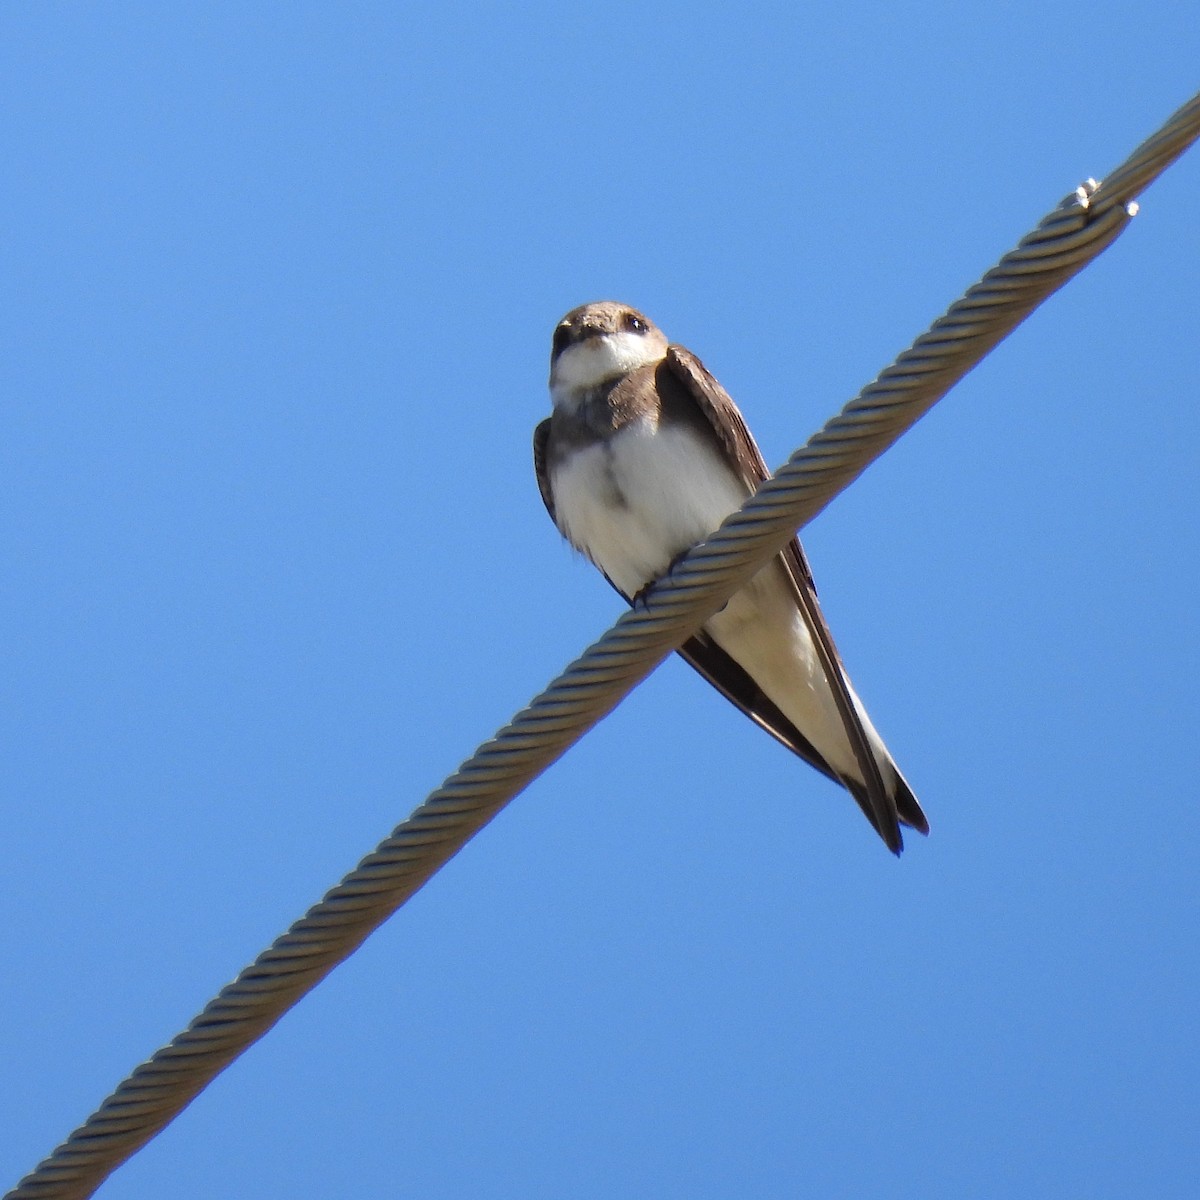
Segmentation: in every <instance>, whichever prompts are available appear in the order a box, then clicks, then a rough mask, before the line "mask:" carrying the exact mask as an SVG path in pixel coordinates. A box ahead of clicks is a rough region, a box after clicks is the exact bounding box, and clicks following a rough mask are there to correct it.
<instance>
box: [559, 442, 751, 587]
mask: <svg viewBox="0 0 1200 1200" xmlns="http://www.w3.org/2000/svg"><path fill="white" fill-rule="evenodd" d="M553 490H554V503H555V512H556V515H557V517H558V520H559V524H560V527H561V528H562V531H563V533H564V534H565V535H566V537H567V539H568V540H569V541H570V542H571V544H572V545H574V546H575V547H576V548H577V549H579V550H581V551H583V553H584V554H586V555H587V556H588V557H589V558H590V559H591V560H592V561H593V562H594V563H595V564H596V565H597V566H598V567H599V568H600V569H601V570H602V571H603V572H604V573H605V575H607V576H608V577H609V579H611V580H612V581H613V583H614V584H616V586H617V587H618V588H620V589H621V591H623V592H624V593H625V594H626V595H627V596H633V595H635V594H636V593H637V592H638V591H640V590H641V589H642V588H643V587H644V586H645V585H646V584H647V583H649V582H650V581H651V580H653V579H657V578H658V577H659V576H660V575H662V574H663V572H664V571H666V569H667V568H668V567H669V566H670V564H671V560H672V559H673V558H675V557H676V556H677V555H678V554H680V553H682V552H683V551H684V550H687V549H688V548H689V547H691V546H694V545H695V544H696V543H697V542H699V541H702V540H703V539H704V538H706V537H707V536H708V535H709V534H710V533H712V532H713V530H714V529H716V528H717V526H718V525H720V523H721V522H722V521H723V520H724V519H725V518H726V517H727V516H728V515H729V514H730V513H731V512H733V511H734V510H735V509H737V508H739V507H740V506H741V505H742V504H743V502H744V501H745V499H746V496H747V495H748V494H749V493H748V492H747V490H746V488H745V486H744V485H743V484H742V482H741V480H740V479H739V478H738V477H737V475H735V474H734V472H733V471H732V470H731V469H730V468H729V466H728V465H727V464H726V463H725V461H724V460H723V459H722V458H721V457H720V455H719V454H718V453H717V451H716V450H715V448H714V447H713V446H712V445H711V444H710V443H709V442H708V441H707V440H705V439H704V438H702V437H700V436H699V435H697V433H696V432H695V431H694V430H693V429H691V428H690V427H688V426H679V425H667V426H662V425H659V424H658V423H657V422H653V421H651V420H650V419H643V420H641V421H638V422H633V423H631V424H629V425H627V426H625V427H624V428H623V429H621V430H619V431H618V432H617V433H616V434H614V435H613V436H612V437H610V438H608V439H606V440H605V441H603V442H599V443H597V444H595V445H592V446H589V447H587V448H585V449H580V450H577V451H576V452H575V453H574V454H572V455H570V456H569V457H568V458H567V459H566V461H565V462H563V463H562V464H561V465H560V466H559V467H558V468H557V470H556V471H555V473H554V479H553Z"/></svg>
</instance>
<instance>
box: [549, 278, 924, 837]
mask: <svg viewBox="0 0 1200 1200" xmlns="http://www.w3.org/2000/svg"><path fill="white" fill-rule="evenodd" d="M550 398H551V400H552V402H553V412H552V414H551V416H549V417H548V418H546V420H544V421H542V422H541V424H539V425H538V427H537V429H536V430H535V431H534V435H533V462H534V469H535V470H536V472H537V481H538V488H539V489H540V491H541V493H542V499H543V500H544V501H545V504H546V508H547V510H548V511H549V513H550V516H551V519H552V520H553V521H554V523H555V525H557V526H558V529H559V531H560V532H561V533H562V535H563V537H565V538H566V539H567V541H568V542H570V543H571V545H572V546H574V547H575V549H576V550H579V551H580V552H581V553H583V554H584V555H586V556H587V557H588V558H589V559H590V560H591V561H592V562H593V563H594V564H595V565H596V566H597V567H598V568H599V569H600V570H601V572H603V574H604V576H605V578H606V579H607V580H608V581H609V583H611V584H612V585H613V587H614V588H616V590H617V591H618V592H620V593H621V595H622V596H624V597H625V599H626V600H627V601H629V602H630V603H633V602H634V601H635V600H636V598H637V597H638V596H639V595H640V594H641V593H642V592H644V591H645V590H646V588H647V587H648V586H649V585H651V584H652V583H653V582H654V581H655V580H657V579H660V578H661V577H662V576H663V575H664V574H666V573H667V572H668V571H669V570H670V569H671V566H672V565H673V564H674V562H675V561H676V560H677V559H678V558H679V557H680V556H681V555H683V554H684V553H686V552H687V551H688V550H689V549H691V548H692V547H693V546H694V545H696V544H697V543H698V542H701V541H703V540H704V539H705V538H707V537H708V536H709V535H710V534H711V533H712V532H713V531H714V530H715V529H716V528H717V527H718V526H719V525H720V524H721V522H722V521H723V520H724V519H725V518H726V517H727V516H728V515H729V514H730V513H731V512H734V511H735V510H736V509H738V508H740V507H741V506H742V504H744V503H745V501H746V499H747V498H748V497H749V496H750V495H751V494H752V493H753V492H755V491H756V490H757V489H758V487H759V485H760V484H762V482H763V481H764V480H765V479H767V478H768V472H767V467H766V463H765V462H764V461H763V457H762V454H761V453H760V452H759V449H758V446H757V445H756V444H755V441H754V438H753V437H752V436H751V434H750V431H749V429H747V428H746V423H745V421H744V420H743V419H742V414H741V413H740V412H739V411H738V409H737V406H736V405H735V404H734V402H733V400H732V399H731V398H730V397H729V394H728V393H727V392H726V391H725V389H724V388H723V387H722V386H721V385H720V384H719V383H718V382H717V381H716V380H715V379H714V378H713V377H712V375H710V374H709V373H708V371H707V370H706V369H705V366H704V364H703V363H702V362H701V361H700V360H699V359H698V358H697V357H696V356H695V355H694V354H692V353H691V352H690V351H689V350H685V349H684V348H683V347H682V346H676V345H671V344H670V343H668V341H667V338H666V336H665V335H664V334H663V332H662V331H661V330H660V329H659V328H658V326H656V325H655V324H654V323H653V322H652V321H651V320H650V319H649V318H648V317H645V316H643V315H642V314H641V313H640V312H638V311H637V310H636V309H633V308H630V307H629V306H628V305H625V304H618V303H616V302H614V301H609V300H605V301H600V302H597V303H593V304H584V305H582V306H580V307H579V308H575V309H572V310H571V311H570V312H569V313H567V315H566V316H565V317H563V319H562V320H561V321H560V322H559V323H558V326H557V328H556V329H555V331H554V343H553V348H552V350H551V354H550ZM679 653H680V655H681V656H682V657H683V659H684V660H685V661H686V662H688V663H689V664H690V665H691V666H693V667H694V668H695V669H696V670H697V671H698V672H699V673H700V674H701V675H702V676H703V677H704V678H705V679H707V680H708V682H709V683H711V684H712V685H713V686H714V687H715V688H716V689H717V691H719V692H721V694H722V695H724V696H725V697H726V698H727V699H728V700H730V701H732V702H733V703H734V704H736V705H737V706H738V708H740V709H741V710H742V712H744V713H745V714H746V715H747V716H748V717H750V719H751V720H753V721H754V722H756V723H757V724H758V725H759V726H761V727H762V728H763V729H765V730H766V731H767V732H768V733H770V734H771V735H773V736H774V737H775V738H777V739H778V740H779V741H780V742H782V743H783V744H784V745H785V746H786V747H787V748H788V749H789V750H791V751H793V752H794V753H795V754H797V755H799V756H800V757H801V758H802V759H804V760H805V761H806V762H808V763H810V764H811V765H812V766H814V767H815V768H816V769H817V770H818V771H820V772H821V773H822V774H823V775H827V776H828V777H829V778H830V779H833V780H835V781H836V782H838V783H840V784H842V786H843V787H845V788H846V790H847V791H849V792H850V794H851V795H852V796H853V797H854V799H855V800H856V801H858V804H859V806H860V807H861V808H862V810H863V812H864V813H865V814H866V816H867V819H868V820H869V821H870V822H871V824H872V825H873V826H874V827H875V829H876V830H877V831H878V833H879V836H880V837H881V838H883V840H884V842H885V843H886V844H887V846H888V848H889V849H890V850H892V851H893V853H895V854H899V853H900V851H901V850H902V848H903V840H902V838H901V834H900V825H901V824H904V825H908V826H909V827H911V828H913V829H916V830H918V831H919V832H920V833H928V832H929V822H928V821H927V820H926V819H925V814H924V813H923V812H922V811H921V806H920V804H918V803H917V798H916V796H914V795H913V792H912V789H911V788H910V787H909V786H908V783H907V782H906V781H905V779H904V776H903V775H901V774H900V770H899V768H898V767H897V766H896V763H895V761H894V760H893V759H892V756H891V754H889V753H888V750H887V747H886V746H885V745H884V744H883V739H882V738H881V737H880V736H879V734H878V732H877V731H876V729H875V726H874V725H872V724H871V719H870V718H869V717H868V716H867V714H866V710H865V709H864V708H863V705H862V701H861V700H859V698H858V696H857V694H856V693H855V691H854V689H853V688H852V687H851V686H850V681H849V679H848V678H847V677H846V672H845V668H844V667H843V666H842V660H841V656H840V655H839V654H838V651H837V647H836V646H835V645H834V643H833V638H832V636H831V635H830V633H829V627H828V625H826V623H825V617H824V615H823V614H822V612H821V609H820V606H819V605H818V603H817V593H816V588H815V587H814V585H813V579H812V573H811V571H810V570H809V567H808V562H807V560H806V559H805V557H804V551H803V550H802V549H801V548H800V543H799V541H798V540H797V539H795V538H793V539H792V541H791V542H789V543H788V545H787V546H786V547H785V548H784V550H783V551H782V552H781V553H780V554H779V555H778V556H777V557H776V558H774V559H772V560H771V562H769V563H767V565H766V566H764V567H763V568H762V569H761V570H759V572H758V573H757V574H756V575H755V576H754V577H753V578H752V579H751V580H750V582H749V583H748V584H746V586H745V587H743V588H742V589H741V590H740V591H739V592H737V593H736V594H735V595H734V596H733V597H732V599H730V601H729V603H728V604H726V605H725V607H724V608H723V609H722V610H721V611H720V612H719V613H716V614H715V615H714V616H712V617H710V618H709V619H708V621H706V622H705V624H704V625H703V626H702V627H701V629H700V631H699V632H698V633H696V634H695V635H694V636H692V637H691V638H689V639H688V640H687V641H686V642H684V644H683V645H682V646H681V647H680V648H679Z"/></svg>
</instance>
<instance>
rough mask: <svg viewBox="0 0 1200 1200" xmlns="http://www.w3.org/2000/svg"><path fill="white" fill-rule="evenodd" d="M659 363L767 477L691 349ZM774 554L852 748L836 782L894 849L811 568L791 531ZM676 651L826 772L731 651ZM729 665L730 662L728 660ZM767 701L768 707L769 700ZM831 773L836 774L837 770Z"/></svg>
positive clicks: (891, 821)
mask: <svg viewBox="0 0 1200 1200" xmlns="http://www.w3.org/2000/svg"><path fill="white" fill-rule="evenodd" d="M665 365H666V366H667V367H668V368H669V369H670V370H671V372H672V374H673V375H674V376H675V378H676V379H677V380H678V381H679V382H680V383H681V384H682V385H683V386H684V387H685V388H686V389H687V391H688V393H689V394H690V396H691V398H692V399H693V400H694V401H695V403H696V405H697V407H698V408H699V409H700V411H701V412H702V413H703V414H704V416H705V418H706V419H707V420H708V423H709V425H710V426H711V427H712V430H713V433H714V434H716V436H717V438H718V440H719V441H720V442H721V445H722V446H723V447H724V449H725V452H726V454H727V455H728V456H729V459H730V461H731V462H733V463H735V464H736V465H737V467H738V469H739V471H740V472H741V473H742V476H743V478H744V480H745V482H746V485H747V486H748V487H750V488H751V489H754V490H757V488H758V487H759V485H760V484H761V483H762V482H763V481H764V480H765V479H767V477H768V474H769V472H768V471H767V465H766V463H765V462H764V461H763V456H762V453H761V452H760V451H759V449H758V446H757V444H756V443H755V441H754V438H753V436H752V435H751V433H750V430H749V429H747V427H746V422H745V421H744V420H743V419H742V414H741V413H740V412H739V411H738V408H737V405H736V404H734V402H733V400H732V399H731V397H730V396H729V393H728V392H726V391H725V389H724V388H723V387H722V386H721V385H720V384H719V383H718V382H717V381H716V380H715V379H714V378H713V377H712V376H711V375H710V374H709V373H708V370H707V369H706V368H705V366H704V364H703V363H702V362H701V361H700V360H699V359H698V358H697V357H696V356H695V355H694V354H692V353H691V351H689V350H685V349H684V348H683V347H682V346H671V347H669V348H668V350H667V357H666V360H665ZM780 558H781V559H782V561H783V564H784V566H785V568H786V569H787V572H788V575H789V576H790V578H791V580H792V582H793V583H794V585H795V588H796V598H797V601H798V603H799V605H800V611H801V613H802V614H803V616H804V620H805V623H806V624H807V625H808V628H809V632H810V633H811V634H812V639H813V645H814V646H815V647H816V650H817V653H818V655H819V656H820V659H821V666H822V669H823V670H824V672H825V676H826V678H827V679H828V681H829V686H830V689H831V691H832V692H833V696H834V700H835V701H836V703H837V706H838V711H839V712H840V713H841V717H842V723H843V725H844V727H845V730H846V736H847V737H848V738H849V739H850V745H851V747H852V748H853V750H854V757H855V760H856V761H857V763H858V769H859V771H860V772H861V773H862V777H863V780H864V781H865V787H864V786H855V784H856V783H857V781H852V780H845V779H840V780H839V782H841V783H842V784H844V785H845V787H846V789H847V790H848V791H849V792H850V793H851V794H852V795H853V796H854V798H855V799H856V800H857V801H858V803H859V805H860V807H861V808H862V810H863V812H864V813H865V814H866V816H867V819H868V820H869V821H870V822H871V824H872V825H874V826H875V828H876V830H877V831H878V833H879V836H880V837H882V838H883V840H884V841H885V842H886V843H887V845H888V848H889V849H891V850H892V851H894V852H896V853H899V851H900V849H901V847H902V845H903V843H902V840H901V837H900V826H899V822H898V814H897V809H896V802H895V800H894V799H893V798H892V797H891V796H889V794H888V791H887V789H886V787H884V783H883V778H882V776H881V775H880V773H879V764H878V763H877V762H876V760H875V755H874V753H873V751H872V750H871V745H870V742H869V740H868V739H867V735H866V731H865V730H864V729H863V726H862V721H861V720H860V719H859V716H858V710H857V709H856V708H855V705H854V701H853V699H852V697H851V695H850V690H849V686H848V684H847V680H846V671H845V667H844V666H843V665H842V659H841V655H840V654H839V653H838V650H837V646H836V645H835V644H834V641H833V635H832V634H831V633H830V631H829V626H828V625H827V624H826V622H825V617H824V614H823V613H822V612H821V607H820V605H819V604H818V603H817V590H816V586H815V585H814V583H813V578H812V571H811V570H810V569H809V566H808V561H807V559H806V558H805V557H804V552H803V551H802V550H801V548H800V543H799V541H798V540H797V539H796V538H793V539H792V540H791V541H790V542H789V543H788V544H787V546H785V547H784V550H783V553H782V554H781V555H780ZM693 641H695V639H693ZM679 652H680V654H681V655H682V656H683V657H684V658H685V659H686V660H687V661H688V662H689V663H690V664H691V665H692V666H693V667H695V669H696V670H697V671H699V672H700V674H701V675H703V676H704V677H705V678H706V679H707V680H708V681H709V682H710V683H711V684H713V686H714V687H716V688H717V690H718V691H720V692H721V693H722V694H723V695H725V696H727V697H728V698H729V699H730V700H732V701H733V702H734V703H735V704H737V706H738V707H739V708H741V710H742V711H743V712H744V713H746V714H747V716H749V717H750V718H751V719H752V720H754V721H755V722H756V723H758V724H759V725H760V726H762V727H763V728H764V729H766V730H767V731H768V732H770V733H771V734H773V735H774V736H775V737H776V738H778V739H779V741H781V742H782V743H783V744H784V745H785V746H787V747H788V748H789V749H791V750H793V751H795V753H797V754H798V755H799V756H800V757H801V758H803V759H805V760H806V761H807V762H809V763H811V764H812V765H813V766H815V767H816V768H817V769H818V770H820V771H823V772H824V773H825V774H826V775H831V776H833V775H834V772H833V771H831V770H830V768H829V766H828V764H826V763H824V761H823V760H821V759H820V756H819V755H816V753H815V751H813V748H812V747H811V746H810V745H808V743H807V742H806V741H805V739H804V738H803V735H801V734H800V733H799V731H798V730H796V728H795V726H792V725H791V724H790V722H785V723H784V726H783V727H781V726H780V725H779V724H778V723H777V720H778V716H780V715H782V714H779V710H778V709H777V708H776V709H775V714H771V713H769V712H768V711H767V709H766V708H765V706H764V705H763V704H762V700H764V699H766V697H762V695H761V693H759V694H758V696H757V697H756V696H753V695H747V694H746V691H745V687H744V685H742V684H741V682H740V681H739V680H737V679H736V678H733V677H731V675H730V674H729V672H728V664H729V663H732V659H729V658H728V655H724V658H725V659H726V662H725V663H721V662H720V661H719V660H718V659H717V658H715V656H713V655H712V654H711V652H707V653H706V652H704V648H702V652H701V653H700V654H697V653H696V652H695V648H693V647H692V643H691V642H687V643H685V644H684V645H683V646H682V647H680V651H679ZM734 665H735V666H736V664H734ZM714 668H715V669H716V670H715V671H714ZM739 669H740V668H739ZM716 671H719V672H720V674H719V675H718V674H717V673H716ZM742 675H743V676H745V672H742ZM746 679H749V676H746ZM751 683H753V681H751ZM755 690H756V691H757V689H755ZM759 697H761V699H760V698H759ZM771 707H772V708H775V706H774V705H771ZM773 717H774V718H775V719H774V720H773V719H772V718H773ZM797 738H798V739H799V741H800V742H801V743H803V745H804V747H805V748H807V751H808V753H805V749H802V748H801V746H800V745H797ZM814 760H816V761H814ZM834 777H835V778H837V776H834ZM914 803H915V800H914ZM917 812H918V813H920V809H919V808H917ZM921 820H922V822H923V821H924V815H923V814H921ZM919 827H920V826H919V825H918V828H919Z"/></svg>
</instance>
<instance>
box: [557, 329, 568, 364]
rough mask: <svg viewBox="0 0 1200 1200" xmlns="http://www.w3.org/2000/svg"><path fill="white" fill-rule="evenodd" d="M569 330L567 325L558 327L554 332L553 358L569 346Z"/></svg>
mask: <svg viewBox="0 0 1200 1200" xmlns="http://www.w3.org/2000/svg"><path fill="white" fill-rule="evenodd" d="M570 341H571V330H570V327H569V326H567V325H560V326H559V327H558V328H557V329H556V330H555V331H554V356H555V357H556V358H557V357H558V356H559V355H560V354H561V353H562V352H563V351H564V350H565V349H566V348H567V346H568V345H569V344H570Z"/></svg>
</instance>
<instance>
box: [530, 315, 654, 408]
mask: <svg viewBox="0 0 1200 1200" xmlns="http://www.w3.org/2000/svg"><path fill="white" fill-rule="evenodd" d="M665 349H666V347H665V346H663V345H661V344H659V342H658V340H657V339H656V338H652V337H647V336H646V335H645V334H644V333H627V332H626V333H606V334H604V335H603V336H602V337H591V338H588V339H587V340H586V341H583V342H576V343H575V345H573V346H568V347H567V348H566V349H565V350H564V351H563V352H562V353H561V354H560V355H559V356H558V358H556V359H555V360H554V366H553V367H552V368H551V371H550V398H551V399H552V400H553V401H554V406H555V407H556V408H568V409H571V408H575V407H576V406H577V405H578V404H579V402H580V400H581V399H582V395H583V393H585V392H590V391H591V390H592V389H593V388H596V387H599V385H600V384H602V383H604V382H605V381H606V380H609V379H620V378H622V377H623V376H625V375H628V374H629V372H630V371H636V370H637V369H638V367H644V366H647V365H648V364H650V363H656V362H661V361H662V358H663V354H664V352H665Z"/></svg>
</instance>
